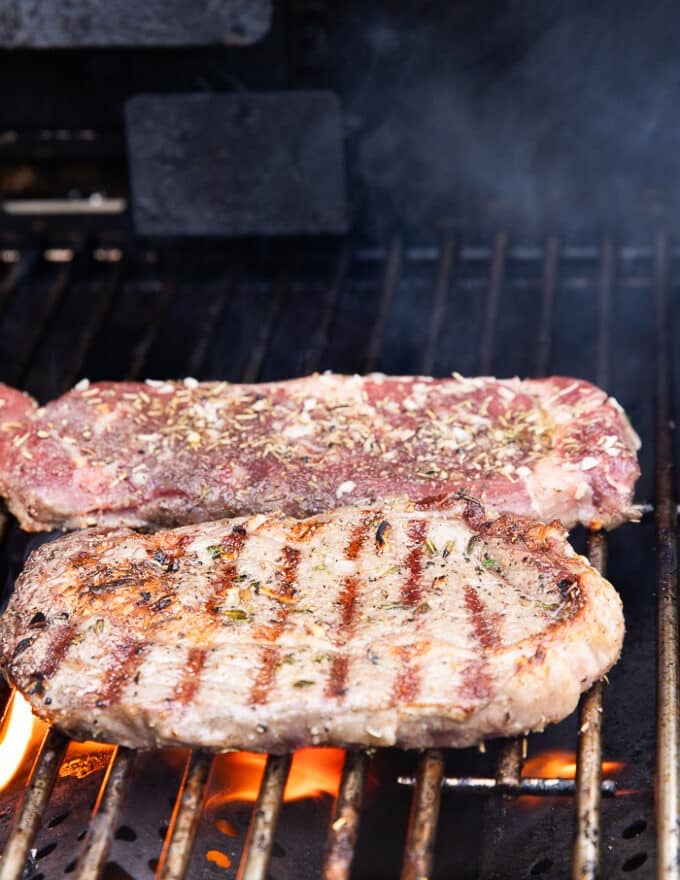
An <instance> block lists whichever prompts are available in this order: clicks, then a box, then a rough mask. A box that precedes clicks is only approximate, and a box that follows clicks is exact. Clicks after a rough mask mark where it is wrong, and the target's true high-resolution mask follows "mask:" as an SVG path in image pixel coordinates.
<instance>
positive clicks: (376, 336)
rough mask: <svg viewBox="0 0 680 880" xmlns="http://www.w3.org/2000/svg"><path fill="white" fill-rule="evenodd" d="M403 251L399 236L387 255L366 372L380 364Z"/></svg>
mask: <svg viewBox="0 0 680 880" xmlns="http://www.w3.org/2000/svg"><path fill="white" fill-rule="evenodd" d="M403 252H404V247H403V244H402V241H401V238H400V237H399V236H397V237H396V238H395V239H394V241H393V242H392V246H391V247H390V252H389V254H388V257H387V266H386V267H385V277H384V280H383V284H382V288H381V291H380V299H379V301H378V314H377V315H376V319H375V324H374V326H373V333H372V334H371V339H370V342H369V343H368V348H367V350H366V357H365V358H364V372H365V373H371V372H373V370H375V368H376V366H377V364H378V358H379V357H380V350H381V348H382V341H383V336H384V335H385V326H386V325H387V318H388V316H389V313H390V306H391V305H392V300H393V299H394V291H395V290H396V288H397V284H398V283H399V273H400V272H401V263H402V259H403Z"/></svg>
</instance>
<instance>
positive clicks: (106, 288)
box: [61, 262, 123, 390]
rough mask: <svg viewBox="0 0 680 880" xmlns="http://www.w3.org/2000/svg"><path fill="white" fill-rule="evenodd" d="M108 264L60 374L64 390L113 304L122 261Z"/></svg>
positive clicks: (71, 380) (70, 381)
mask: <svg viewBox="0 0 680 880" xmlns="http://www.w3.org/2000/svg"><path fill="white" fill-rule="evenodd" d="M110 266H111V268H110V270H109V274H108V277H107V278H106V280H105V281H104V283H103V284H102V285H101V291H100V293H99V296H98V297H97V299H96V300H95V301H94V303H93V306H92V309H91V311H90V320H89V323H88V325H87V327H86V328H85V330H84V331H83V332H82V333H81V335H80V338H79V339H78V342H77V344H76V346H75V348H74V350H73V355H72V357H71V362H70V364H69V365H68V366H67V367H65V369H64V372H63V374H62V377H61V387H62V388H63V389H64V390H66V389H67V388H70V387H71V386H72V385H73V384H74V383H75V382H76V380H77V379H78V378H79V374H80V370H81V369H82V366H83V363H84V361H85V357H86V356H87V353H88V352H89V350H90V349H91V347H92V343H93V342H94V340H95V337H96V336H97V333H98V332H99V331H100V330H101V328H102V325H103V323H104V319H105V318H106V316H107V315H108V313H109V311H110V310H111V306H112V305H113V301H114V299H115V296H116V293H117V292H118V286H119V284H120V278H121V272H122V269H123V263H122V262H117V263H111V264H110Z"/></svg>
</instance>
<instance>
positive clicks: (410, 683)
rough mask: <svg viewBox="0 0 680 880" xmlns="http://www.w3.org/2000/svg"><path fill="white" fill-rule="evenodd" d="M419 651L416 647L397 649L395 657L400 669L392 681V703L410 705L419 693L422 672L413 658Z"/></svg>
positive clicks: (408, 646)
mask: <svg viewBox="0 0 680 880" xmlns="http://www.w3.org/2000/svg"><path fill="white" fill-rule="evenodd" d="M419 652H420V649H419V647H418V646H417V645H403V646H401V647H399V648H397V657H398V658H399V660H400V661H401V669H400V670H399V673H398V674H397V677H396V679H395V680H394V687H393V688H392V702H393V704H394V703H412V702H413V701H414V700H415V698H416V697H417V696H418V694H419V692H420V687H421V684H422V672H421V669H420V667H419V666H418V664H417V663H414V658H415V657H416V656H417V655H418V653H419Z"/></svg>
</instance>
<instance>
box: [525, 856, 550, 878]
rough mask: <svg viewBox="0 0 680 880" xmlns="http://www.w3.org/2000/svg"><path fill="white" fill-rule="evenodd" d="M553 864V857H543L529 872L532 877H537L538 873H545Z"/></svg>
mask: <svg viewBox="0 0 680 880" xmlns="http://www.w3.org/2000/svg"><path fill="white" fill-rule="evenodd" d="M552 866H553V863H552V859H541V860H540V862H536V864H535V865H533V866H532V868H531V871H530V872H529V873H530V874H531V876H532V877H535V876H536V874H545V872H546V871H549V870H550V869H551V868H552Z"/></svg>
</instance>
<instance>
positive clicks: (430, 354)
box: [420, 236, 456, 376]
mask: <svg viewBox="0 0 680 880" xmlns="http://www.w3.org/2000/svg"><path fill="white" fill-rule="evenodd" d="M455 261H456V242H455V239H454V238H453V236H449V237H448V238H446V239H444V242H443V243H442V248H441V253H440V256H439V268H438V270H437V280H436V282H435V286H434V298H433V300H432V309H431V311H430V320H429V323H428V325H427V337H426V338H425V354H424V355H423V359H422V361H421V365H420V370H421V372H422V374H423V376H429V375H430V374H431V373H432V370H433V369H434V359H435V356H436V354H437V340H438V339H439V332H440V330H441V326H442V321H443V320H444V309H445V306H446V298H447V295H448V293H449V286H450V284H451V276H452V274H453V268H454V264H455Z"/></svg>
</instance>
